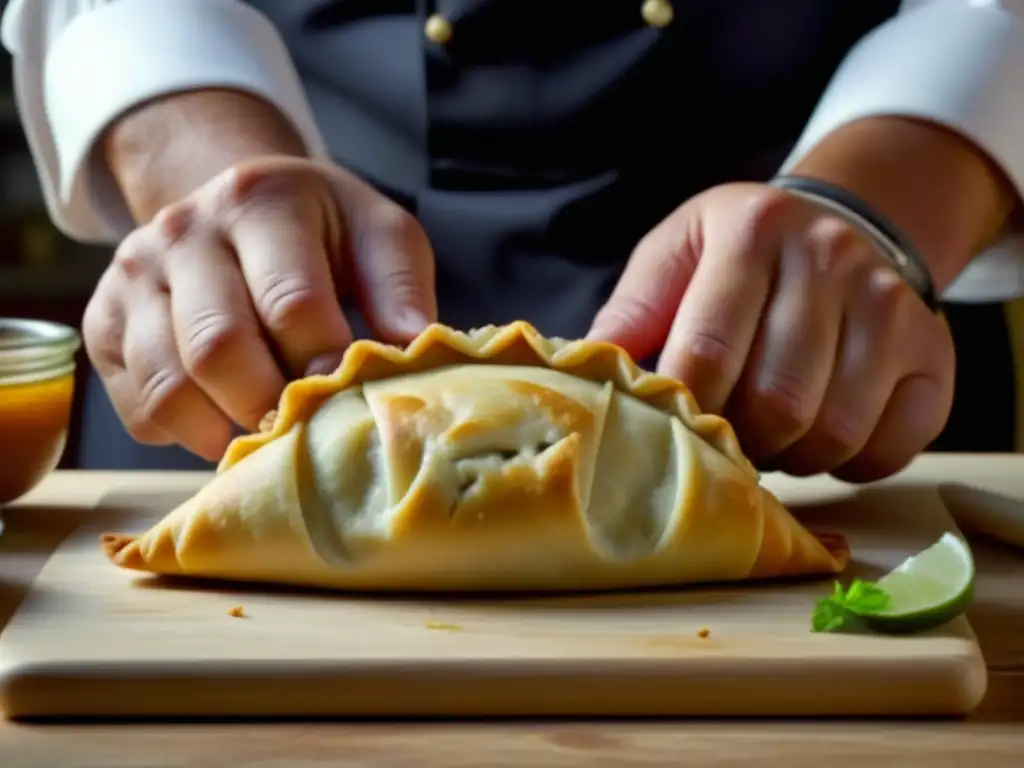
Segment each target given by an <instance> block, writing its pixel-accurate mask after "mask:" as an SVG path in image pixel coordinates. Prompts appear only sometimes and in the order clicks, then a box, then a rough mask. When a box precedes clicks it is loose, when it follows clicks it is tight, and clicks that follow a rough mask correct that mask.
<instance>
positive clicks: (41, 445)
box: [0, 318, 81, 506]
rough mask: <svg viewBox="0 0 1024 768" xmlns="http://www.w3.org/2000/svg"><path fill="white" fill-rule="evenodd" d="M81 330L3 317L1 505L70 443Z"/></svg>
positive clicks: (41, 474)
mask: <svg viewBox="0 0 1024 768" xmlns="http://www.w3.org/2000/svg"><path fill="white" fill-rule="evenodd" d="M80 345H81V340H80V338H79V335H78V332H77V331H75V329H73V328H70V327H69V326H66V325H60V324H57V323H50V322H45V321H41V320H15V319H4V318H0V506H3V505H4V504H6V503H8V502H11V501H14V500H15V499H17V498H19V497H21V496H23V495H25V494H26V493H28V492H29V491H30V490H32V489H33V488H34V487H35V486H36V485H38V484H39V483H40V482H41V481H42V480H43V478H45V477H46V476H47V475H48V474H50V472H52V471H53V470H54V468H55V467H56V466H57V464H58V463H59V462H60V458H61V455H62V454H63V453H64V447H65V445H66V444H67V436H68V426H69V422H70V420H71V404H72V399H73V397H74V391H75V353H76V352H77V351H78V348H79V347H80Z"/></svg>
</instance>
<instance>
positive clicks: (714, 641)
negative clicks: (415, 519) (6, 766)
mask: <svg viewBox="0 0 1024 768" xmlns="http://www.w3.org/2000/svg"><path fill="white" fill-rule="evenodd" d="M195 483H196V480H195V478H194V476H192V477H191V479H188V480H183V479H182V478H181V477H179V476H176V475H173V474H168V475H167V476H166V478H165V479H161V480H160V481H159V482H158V483H157V484H153V485H151V486H149V487H147V488H146V489H145V490H144V491H140V490H137V489H134V490H133V489H132V488H131V487H129V486H125V488H123V489H121V490H119V491H117V492H115V493H112V494H111V495H108V496H106V497H105V498H104V500H103V501H102V503H101V504H100V505H99V506H98V507H97V509H96V510H95V511H92V512H89V513H88V514H86V515H83V516H82V518H83V520H84V522H83V523H81V524H80V525H79V526H78V527H77V529H76V530H75V531H74V532H73V533H72V534H71V535H70V536H69V537H68V538H67V539H66V540H65V541H64V543H63V544H62V545H61V546H60V548H59V549H58V550H57V551H56V553H55V554H54V555H53V556H52V557H51V558H50V560H49V561H48V562H47V564H46V566H45V567H44V568H43V571H42V572H41V573H40V575H39V577H38V578H37V580H36V582H35V584H34V587H33V589H32V590H31V591H30V593H29V596H28V597H27V599H26V600H25V602H24V603H23V604H22V606H21V608H20V609H19V611H18V612H17V614H16V615H15V616H14V618H13V619H12V620H11V621H10V623H9V624H8V625H7V627H6V629H5V630H4V632H3V634H2V635H0V706H2V708H3V711H4V713H5V714H6V716H7V717H9V718H46V717H75V716H94V717H110V716H114V717H154V716H155V717H174V716H189V717H195V716H200V717H214V716H268V717H294V716H332V715H333V716H381V715H385V716H503V715H516V716H553V715H606V716H608V715H610V716H615V715H778V716H785V715H879V716H884V715H934V714H962V713H967V712H969V711H970V710H972V709H973V708H974V707H975V706H976V705H977V704H978V703H979V701H980V700H981V698H982V696H983V695H984V692H985V688H986V684H987V677H986V669H985V665H984V662H983V659H982V656H981V652H980V650H979V648H978V646H977V643H976V642H975V638H974V635H973V632H972V631H971V629H970V627H969V625H968V623H967V621H966V620H965V619H962V618H961V619H957V620H956V621H954V622H952V623H951V624H949V625H947V626H946V627H943V628H940V629H937V630H933V631H932V632H930V633H926V634H922V635H918V636H913V637H883V636H872V635H816V634H812V633H811V632H810V631H809V619H810V614H811V609H812V606H813V603H814V601H815V599H816V598H818V597H820V596H822V595H823V594H825V593H826V592H827V590H828V588H829V582H828V581H826V580H814V581H805V582H801V583H775V584H768V583H762V584H757V585H754V584H744V585H732V586H724V587H715V588H699V589H689V590H666V591H652V592H643V593H633V594H617V595H603V596H576V597H548V598H536V599H528V598H517V599H482V598H476V599H465V600H457V599H439V598H419V599H415V598H400V597H393V598H354V597H345V596H338V595H327V594H310V593H303V592H297V591H287V592H286V591H279V592H271V593H268V592H266V591H264V590H261V589H245V588H241V587H233V588H211V587H206V588H202V587H198V586H185V585H182V584H180V583H179V584H170V583H166V582H164V583H160V582H156V581H153V580H150V579H147V578H144V577H140V576H139V575H137V574H132V573H129V572H125V571H122V570H119V569H117V568H115V567H114V566H112V565H110V564H109V563H108V562H107V561H106V559H105V558H104V556H103V554H102V553H101V551H100V548H99V546H98V543H97V535H98V533H99V532H101V531H107V530H121V531H129V532H130V531H142V530H144V529H145V528H146V527H147V526H148V525H149V524H150V523H152V522H153V521H154V520H155V519H157V518H158V517H160V516H161V515H163V514H164V513H165V512H166V511H167V510H168V509H170V508H171V507H172V506H173V505H174V504H176V503H177V502H178V501H180V500H181V499H182V498H184V497H185V496H186V495H187V494H189V493H190V492H192V491H193V490H194V488H195V487H196V486H195ZM766 484H767V485H769V486H770V487H771V488H773V490H775V491H776V492H777V493H779V494H780V496H781V497H782V498H783V500H784V501H786V502H787V503H788V504H790V506H791V507H792V508H794V509H795V511H797V512H798V514H800V516H802V517H806V518H817V519H818V520H819V522H820V521H821V520H827V522H828V524H829V526H830V527H834V528H835V529H837V530H840V531H842V532H844V533H845V534H847V535H848V536H849V538H850V541H851V545H852V549H853V556H854V560H855V562H854V564H853V565H852V566H851V568H850V569H849V570H848V572H847V573H846V574H845V575H844V577H843V578H844V579H849V578H852V577H853V576H861V577H868V578H871V577H877V576H879V575H880V574H881V573H882V572H884V571H886V570H888V569H890V568H892V567H893V566H895V565H896V564H897V563H899V562H900V561H901V560H903V559H904V558H905V557H906V556H908V555H910V554H912V553H914V552H917V551H919V550H921V549H923V548H925V547H927V546H929V545H930V544H932V543H933V542H934V541H935V540H937V539H938V537H939V536H940V535H941V534H942V533H943V532H944V531H947V530H955V526H954V523H953V521H952V519H951V517H950V515H949V514H948V512H947V511H946V509H945V507H944V506H943V504H942V502H941V500H940V497H939V495H938V493H937V492H936V491H935V490H934V489H932V488H927V487H920V486H910V485H901V484H900V483H899V482H895V483H887V484H881V485H877V486H872V487H869V488H861V489H856V488H853V487H849V486H845V485H842V484H840V483H837V482H833V481H830V480H827V479H820V478H819V479H814V480H804V481H800V480H794V479H792V478H786V477H782V476H768V477H767V478H766ZM236 606H241V607H242V609H243V610H244V617H243V618H236V617H234V616H232V615H231V610H232V609H233V608H235V607H236ZM702 629H707V630H708V632H709V634H708V635H707V637H701V636H700V634H702V633H701V630H702Z"/></svg>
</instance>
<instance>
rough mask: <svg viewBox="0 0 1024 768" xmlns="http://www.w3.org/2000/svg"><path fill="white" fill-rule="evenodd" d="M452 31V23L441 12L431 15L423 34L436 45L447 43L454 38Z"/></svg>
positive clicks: (424, 26)
mask: <svg viewBox="0 0 1024 768" xmlns="http://www.w3.org/2000/svg"><path fill="white" fill-rule="evenodd" d="M452 32H453V30H452V23H451V22H450V21H448V19H446V18H445V17H444V16H442V15H441V14H439V13H435V14H433V15H432V16H430V17H429V18H428V19H427V23H426V24H424V25H423V34H424V35H426V38H427V40H429V41H430V42H432V43H434V44H436V45H447V44H448V43H449V42H450V41H451V39H452Z"/></svg>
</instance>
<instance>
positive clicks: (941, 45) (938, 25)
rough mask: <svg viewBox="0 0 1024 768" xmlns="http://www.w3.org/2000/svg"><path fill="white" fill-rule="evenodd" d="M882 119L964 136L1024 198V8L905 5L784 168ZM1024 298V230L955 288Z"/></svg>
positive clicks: (846, 68) (990, 1)
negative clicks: (837, 135)
mask: <svg viewBox="0 0 1024 768" xmlns="http://www.w3.org/2000/svg"><path fill="white" fill-rule="evenodd" d="M874 115H896V116H905V117H916V118H921V119H924V120H929V121H932V122H935V123H938V124H940V125H943V126H945V127H947V128H950V129H951V130H954V131H957V132H959V133H960V134H961V135H963V136H964V137H966V138H968V139H969V140H971V141H972V142H973V143H974V144H975V146H977V147H978V148H980V149H982V150H983V151H985V152H986V153H987V154H988V155H989V156H990V157H991V158H992V160H993V161H994V162H995V163H996V164H998V165H999V166H1000V167H1001V168H1002V170H1003V172H1004V173H1005V174H1006V176H1007V178H1008V179H1009V180H1010V181H1011V182H1012V183H1013V185H1014V186H1015V187H1016V190H1017V193H1018V195H1019V196H1020V197H1021V198H1022V199H1024V2H1021V0H904V2H903V4H902V7H901V10H900V13H899V14H897V15H896V16H895V17H893V18H892V19H891V20H890V21H888V22H886V23H885V24H882V25H881V26H879V27H878V28H876V29H875V30H873V31H872V32H871V33H870V34H868V35H867V36H866V37H864V38H863V39H862V40H861V41H860V42H859V43H858V44H857V45H856V46H855V47H854V49H853V50H852V51H851V52H850V54H849V55H848V56H847V58H846V59H845V61H844V62H843V63H842V65H841V66H840V67H839V69H838V70H837V72H836V74H835V76H834V77H833V79H832V82H831V83H830V84H829V86H828V88H827V89H826V91H825V93H824V95H823V96H822V99H821V101H820V102H819V104H818V105H817V108H816V109H815V111H814V113H813V115H812V117H811V119H810V121H809V123H808V125H807V127H806V129H805V131H804V133H803V135H802V136H801V138H800V140H799V141H798V143H797V145H796V147H795V149H794V151H793V153H792V154H791V155H790V157H789V158H788V159H787V161H786V163H785V165H784V168H783V170H784V171H785V170H788V169H789V168H791V167H792V166H793V165H794V164H796V163H797V162H798V161H799V160H800V159H801V158H802V157H803V156H805V155H806V154H807V153H808V152H809V151H810V150H811V149H812V148H813V147H814V146H815V145H816V144H817V143H818V142H819V141H820V140H821V139H822V138H823V137H824V136H826V135H827V134H829V133H830V132H832V131H834V130H836V129H837V128H839V127H841V126H843V125H845V124H847V123H850V122H852V121H854V120H858V119H860V118H864V117H869V116H874ZM1019 296H1024V232H1021V231H1019V229H1017V230H1008V231H1007V232H1006V233H1005V236H1004V237H1002V238H1001V239H1000V241H999V242H998V243H996V244H995V245H994V246H993V247H992V248H991V249H989V250H988V251H986V252H985V253H982V254H979V255H978V257H977V258H976V259H975V260H974V261H973V262H972V263H971V265H970V266H968V268H967V269H966V270H964V272H962V273H961V275H960V276H959V277H958V279H957V280H956V281H955V282H954V283H953V284H952V285H951V286H949V288H948V289H947V291H946V293H945V295H944V298H946V299H947V300H952V301H996V300H1004V299H1009V298H1014V297H1019Z"/></svg>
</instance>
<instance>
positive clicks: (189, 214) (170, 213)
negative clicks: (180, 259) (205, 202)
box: [150, 200, 200, 248]
mask: <svg viewBox="0 0 1024 768" xmlns="http://www.w3.org/2000/svg"><path fill="white" fill-rule="evenodd" d="M199 219H200V217H199V211H198V209H197V207H196V205H195V203H193V202H192V201H191V200H181V201H179V202H177V203H172V204H171V205H167V206H164V207H163V208H161V209H160V210H159V211H157V213H156V215H155V216H154V217H153V220H152V221H151V222H150V227H151V228H152V230H153V234H154V235H155V239H156V241H157V242H159V243H160V244H161V245H162V246H163V247H164V248H171V247H172V246H174V245H175V244H177V243H179V242H181V241H182V240H184V239H186V238H187V237H188V236H189V235H191V234H192V233H193V232H194V231H195V230H196V228H197V225H198V224H199Z"/></svg>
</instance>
